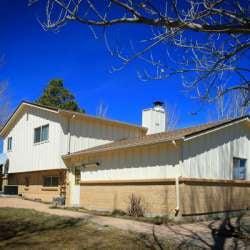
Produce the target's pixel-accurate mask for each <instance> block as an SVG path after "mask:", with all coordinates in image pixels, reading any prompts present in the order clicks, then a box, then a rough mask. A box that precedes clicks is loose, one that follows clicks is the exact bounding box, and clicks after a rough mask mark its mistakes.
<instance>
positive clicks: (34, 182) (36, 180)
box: [8, 170, 66, 202]
mask: <svg viewBox="0 0 250 250" xmlns="http://www.w3.org/2000/svg"><path fill="white" fill-rule="evenodd" d="M44 176H58V177H59V186H58V187H44V186H43V178H44ZM27 178H28V180H29V185H28V186H27V183H26V182H27V181H26V179H27ZM65 182H66V171H65V170H49V171H36V172H25V173H15V174H9V175H8V184H9V185H18V194H19V195H22V196H23V197H24V198H27V199H32V200H36V199H37V200H41V201H44V202H52V199H53V198H54V197H57V196H60V195H65V194H66V190H65V188H66V186H65Z"/></svg>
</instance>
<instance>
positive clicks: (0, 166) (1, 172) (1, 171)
mask: <svg viewBox="0 0 250 250" xmlns="http://www.w3.org/2000/svg"><path fill="white" fill-rule="evenodd" d="M1 174H3V165H0V175H1Z"/></svg>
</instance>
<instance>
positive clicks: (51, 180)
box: [43, 176, 59, 187]
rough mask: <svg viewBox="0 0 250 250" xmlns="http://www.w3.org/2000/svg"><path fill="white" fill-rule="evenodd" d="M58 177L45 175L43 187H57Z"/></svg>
mask: <svg viewBox="0 0 250 250" xmlns="http://www.w3.org/2000/svg"><path fill="white" fill-rule="evenodd" d="M58 185H59V177H58V176H45V177H44V179H43V186H44V187H58Z"/></svg>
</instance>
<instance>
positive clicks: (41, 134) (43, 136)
mask: <svg viewBox="0 0 250 250" xmlns="http://www.w3.org/2000/svg"><path fill="white" fill-rule="evenodd" d="M48 139H49V125H48V124H47V125H44V126H41V127H38V128H35V131H34V143H39V142H43V141H47V140H48Z"/></svg>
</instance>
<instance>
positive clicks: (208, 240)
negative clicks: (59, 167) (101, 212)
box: [0, 197, 250, 249]
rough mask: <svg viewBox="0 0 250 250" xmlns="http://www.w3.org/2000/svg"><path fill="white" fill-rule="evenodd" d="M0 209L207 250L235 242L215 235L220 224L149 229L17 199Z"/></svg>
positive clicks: (1, 202)
mask: <svg viewBox="0 0 250 250" xmlns="http://www.w3.org/2000/svg"><path fill="white" fill-rule="evenodd" d="M0 207H13V208H26V209H35V210H36V211H39V212H44V213H48V214H52V215H58V216H66V217H71V218H79V219H89V220H90V221H92V222H94V223H97V224H99V225H108V226H112V227H116V228H119V229H122V230H128V231H134V232H137V233H144V234H151V235H152V233H153V230H154V232H155V235H157V237H159V238H167V239H175V240H176V241H177V242H178V243H180V244H184V243H188V242H189V243H193V244H196V245H199V246H202V247H204V248H209V249H220V246H221V245H224V249H233V247H234V244H235V243H236V239H234V238H230V237H228V238H221V237H218V235H216V234H215V233H214V232H217V229H218V228H219V227H220V225H221V224H222V222H221V221H209V222H199V223H190V224H180V225H177V224H175V225H152V224H149V223H144V222H138V221H133V220H126V219H120V218H113V217H107V216H97V215H90V214H87V213H82V212H74V211H69V210H62V209H50V208H49V205H47V204H43V203H38V202H33V201H28V200H23V199H21V198H17V197H15V198H10V197H0ZM249 220H250V219H249ZM237 244H238V247H237V249H239V248H242V249H250V247H249V248H247V247H246V246H245V244H244V243H243V242H242V241H240V240H237Z"/></svg>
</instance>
